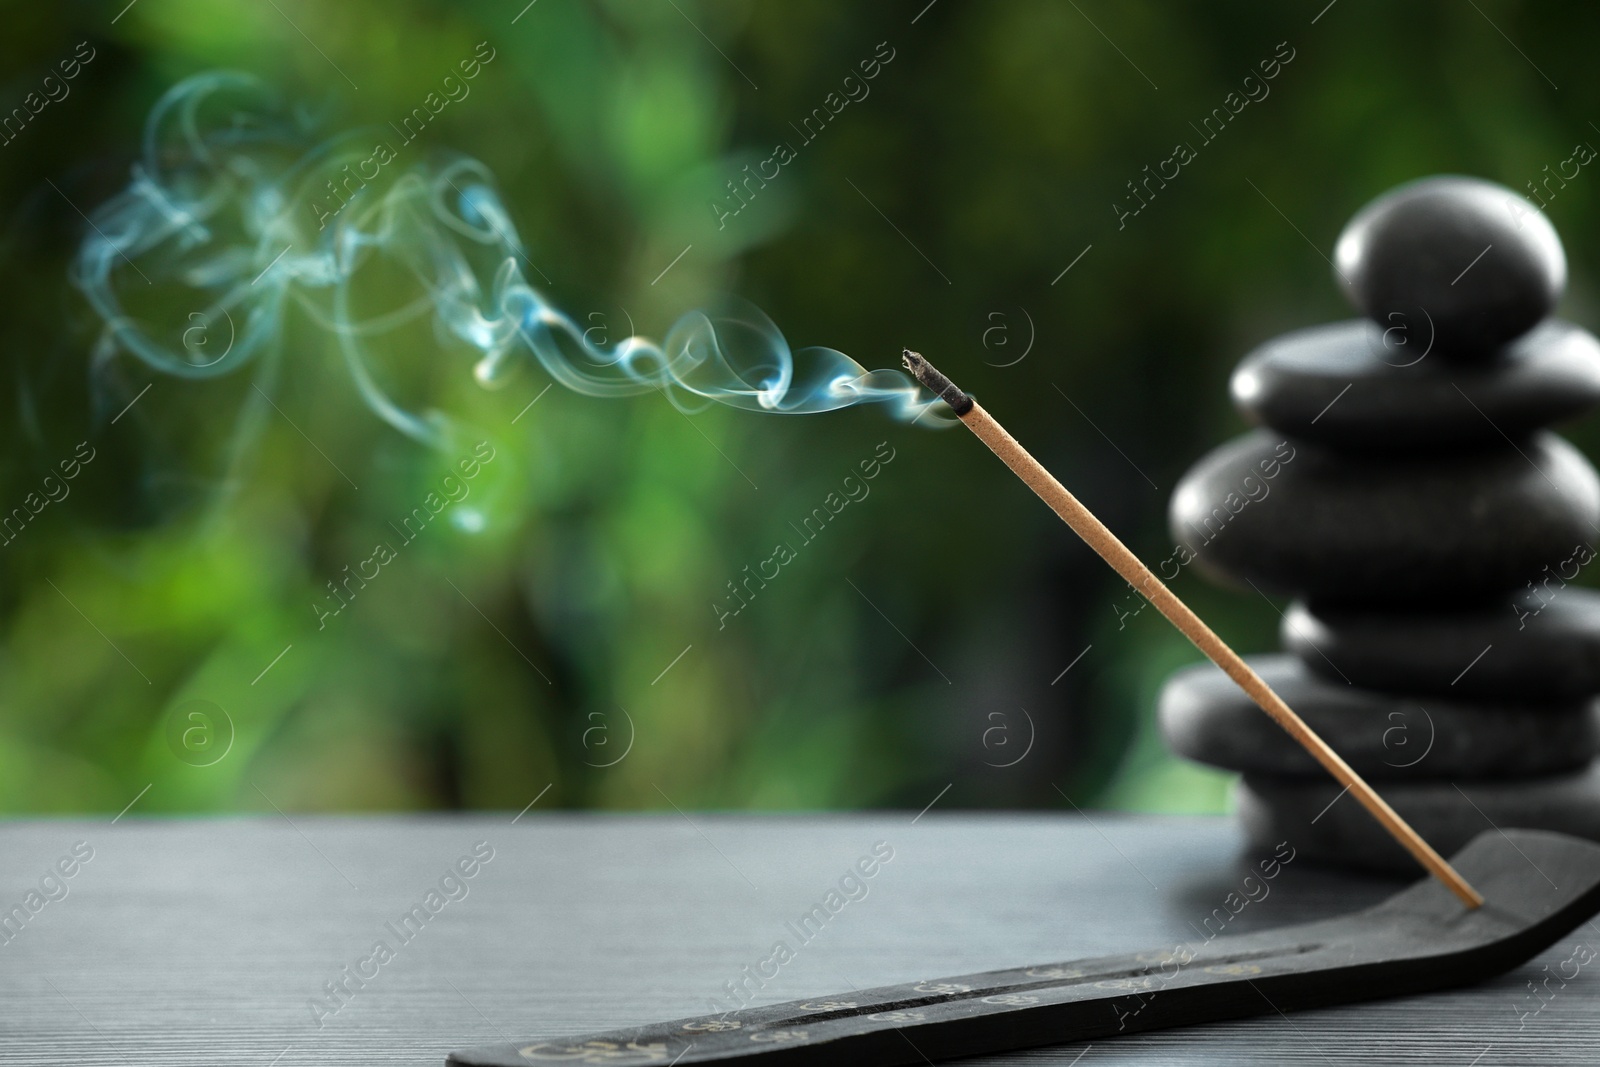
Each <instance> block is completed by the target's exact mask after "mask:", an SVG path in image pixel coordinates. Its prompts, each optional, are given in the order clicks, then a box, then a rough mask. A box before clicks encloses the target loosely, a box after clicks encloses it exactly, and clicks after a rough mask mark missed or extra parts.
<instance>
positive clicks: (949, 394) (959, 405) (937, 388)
mask: <svg viewBox="0 0 1600 1067" xmlns="http://www.w3.org/2000/svg"><path fill="white" fill-rule="evenodd" d="M900 359H901V361H902V362H903V363H905V365H906V370H908V371H910V372H911V376H912V377H913V378H915V379H916V380H917V381H919V382H921V383H922V384H923V385H925V386H927V387H928V391H929V392H931V393H934V394H935V395H936V396H938V398H939V399H940V400H943V401H944V402H945V403H946V404H949V405H950V410H951V411H953V412H955V413H956V414H957V415H958V416H960V415H965V414H966V413H967V412H969V411H971V410H972V398H971V397H970V396H968V395H967V394H966V393H963V392H962V391H961V390H960V388H958V387H957V386H956V383H955V382H952V381H951V380H950V379H949V378H946V377H945V376H944V375H943V374H941V373H939V371H938V370H936V369H935V368H934V366H933V364H932V363H929V362H928V361H927V360H925V359H923V358H922V357H921V356H920V355H918V354H917V353H915V352H913V351H911V349H909V348H908V349H906V350H905V351H904V352H903V353H902V354H901V356H900Z"/></svg>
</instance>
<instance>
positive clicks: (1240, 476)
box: [1168, 431, 1600, 610]
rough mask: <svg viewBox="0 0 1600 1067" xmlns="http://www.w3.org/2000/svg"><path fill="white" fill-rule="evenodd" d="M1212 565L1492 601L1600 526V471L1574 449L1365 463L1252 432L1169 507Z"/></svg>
mask: <svg viewBox="0 0 1600 1067" xmlns="http://www.w3.org/2000/svg"><path fill="white" fill-rule="evenodd" d="M1168 521H1169V524H1170V528H1171V532H1172V536H1173V537H1174V538H1175V539H1176V540H1177V541H1178V542H1179V544H1180V545H1181V546H1183V547H1184V548H1186V549H1187V550H1188V551H1189V552H1192V553H1194V555H1195V558H1196V563H1197V565H1198V566H1199V567H1201V569H1202V570H1204V571H1206V572H1207V573H1209V574H1211V575H1213V576H1216V577H1220V578H1224V579H1232V580H1234V582H1235V583H1236V584H1239V585H1243V586H1245V587H1246V588H1248V583H1254V584H1255V586H1256V588H1257V589H1259V590H1262V591H1270V590H1277V591H1282V592H1299V593H1304V594H1306V595H1308V596H1309V597H1310V598H1312V599H1313V600H1317V601H1321V602H1324V603H1343V604H1369V605H1384V606H1386V607H1388V608H1390V609H1396V610H1400V609H1405V610H1423V609H1424V608H1426V607H1432V606H1438V605H1444V604H1448V603H1451V602H1455V603H1462V602H1477V603H1483V602H1484V601H1485V600H1486V599H1487V598H1489V597H1492V596H1498V595H1500V594H1501V593H1509V592H1510V591H1511V590H1514V589H1517V588H1519V587H1521V586H1523V584H1524V583H1525V582H1527V581H1529V580H1531V579H1535V578H1537V577H1538V576H1539V575H1540V572H1541V569H1542V568H1544V567H1545V566H1547V565H1548V566H1559V565H1561V563H1562V561H1564V560H1566V559H1569V558H1570V557H1571V556H1572V555H1573V553H1574V550H1575V548H1576V547H1577V546H1580V545H1583V544H1586V543H1589V542H1590V541H1591V539H1593V538H1594V537H1595V536H1596V532H1595V531H1596V529H1597V526H1600V478H1597V476H1596V474H1595V470H1594V468H1593V467H1592V466H1591V465H1590V463H1589V461H1588V460H1587V459H1585V458H1584V457H1583V455H1582V454H1581V453H1580V452H1578V450H1577V449H1575V448H1573V447H1572V445H1570V444H1568V443H1567V442H1566V441H1563V440H1562V439H1561V438H1559V437H1557V436H1555V435H1554V434H1550V433H1539V434H1536V435H1534V436H1532V437H1530V438H1528V439H1526V440H1524V441H1523V442H1522V443H1521V444H1520V445H1519V446H1513V445H1511V444H1510V443H1506V444H1505V445H1504V446H1503V447H1501V448H1499V449H1495V450H1482V451H1477V452H1472V453H1468V454H1464V455H1450V456H1434V457H1391V458H1385V459H1376V458H1357V457H1348V456H1340V455H1336V454H1334V453H1332V452H1330V451H1328V450H1327V449H1324V448H1321V447H1318V446H1315V445H1311V444H1308V443H1306V442H1304V441H1293V440H1289V439H1285V438H1282V437H1279V436H1277V435H1275V434H1273V433H1271V432H1269V431H1256V432H1254V433H1250V434H1246V435H1245V436H1243V437H1241V438H1238V439H1236V440H1234V441H1232V442H1229V443H1228V444H1225V445H1223V446H1221V447H1220V448H1218V449H1216V450H1215V451H1213V452H1211V453H1210V454H1209V455H1207V456H1206V457H1204V458H1203V459H1201V460H1200V462H1198V463H1197V464H1195V466H1194V467H1192V468H1191V469H1190V470H1189V472H1188V473H1187V474H1186V475H1184V477H1183V480H1182V481H1181V482H1179V484H1178V486H1177V489H1176V490H1175V491H1174V493H1173V496H1172V502H1171V506H1170V508H1169V509H1168Z"/></svg>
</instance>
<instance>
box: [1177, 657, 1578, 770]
mask: <svg viewBox="0 0 1600 1067" xmlns="http://www.w3.org/2000/svg"><path fill="white" fill-rule="evenodd" d="M1247 662H1249V664H1250V666H1251V667H1253V668H1255V670H1256V673H1257V674H1259V675H1261V677H1262V678H1263V679H1264V680H1265V681H1266V683H1267V685H1269V686H1271V687H1272V690H1273V692H1275V693H1277V694H1278V695H1279V696H1280V697H1282V698H1283V699H1284V702H1285V703H1287V704H1288V705H1289V706H1290V707H1291V708H1293V709H1294V710H1295V713H1296V714H1298V715H1299V716H1300V717H1301V718H1302V719H1304V720H1305V721H1306V723H1307V725H1309V726H1310V727H1311V729H1312V730H1314V731H1316V733H1317V734H1318V736H1320V737H1321V738H1322V739H1323V740H1324V741H1326V742H1328V744H1330V745H1332V746H1333V749H1334V751H1335V752H1337V753H1339V755H1341V756H1343V757H1344V758H1345V760H1346V762H1348V763H1349V764H1350V766H1352V767H1354V768H1355V769H1356V771H1357V772H1358V773H1359V774H1361V775H1362V776H1363V777H1365V778H1368V779H1371V780H1373V781H1396V780H1413V781H1414V780H1417V779H1423V778H1455V777H1468V778H1503V777H1516V776H1523V775H1531V774H1550V773H1559V772H1562V771H1570V770H1575V769H1576V768H1579V767H1582V766H1583V765H1584V764H1586V763H1588V762H1589V760H1590V759H1591V758H1592V757H1593V756H1594V755H1595V754H1596V753H1597V752H1600V721H1597V719H1596V715H1595V709H1594V707H1593V705H1592V703H1591V702H1590V701H1588V700H1578V701H1571V702H1566V703H1562V704H1556V705H1545V706H1539V705H1533V706H1529V705H1527V704H1520V705H1519V704H1516V703H1510V702H1507V703H1503V704H1470V703H1463V702H1462V701H1459V700H1444V699H1438V698H1430V699H1428V700H1426V701H1423V702H1420V703H1419V702H1418V701H1416V700H1410V699H1407V698H1405V697H1401V696H1393V695H1390V694H1387V693H1380V692H1377V691H1374V690H1371V689H1358V688H1356V687H1354V686H1352V685H1347V684H1346V683H1344V682H1341V681H1327V680H1325V679H1323V678H1321V677H1320V676H1318V675H1317V674H1315V673H1313V672H1312V671H1309V670H1307V669H1306V667H1305V665H1304V664H1302V663H1301V662H1300V661H1299V660H1297V659H1295V658H1294V657H1293V656H1285V655H1273V656H1251V657H1248V659H1247ZM1158 715H1159V718H1160V722H1161V733H1162V735H1163V736H1164V737H1165V738H1166V742H1167V745H1168V746H1169V747H1170V748H1172V749H1173V751H1175V752H1177V753H1178V754H1179V755H1181V756H1187V757H1188V758H1189V759H1192V760H1198V761H1199V762H1201V763H1209V764H1211V765H1212V766H1214V767H1224V768H1226V769H1228V770H1231V771H1243V772H1245V773H1247V774H1250V773H1254V774H1270V775H1278V776H1285V777H1303V778H1313V779H1317V780H1319V781H1320V780H1321V779H1323V778H1326V777H1327V771H1325V770H1323V769H1322V766H1321V764H1319V763H1317V762H1316V760H1314V759H1312V758H1311V756H1310V755H1309V754H1308V753H1307V752H1306V750H1305V749H1303V748H1301V747H1300V745H1299V744H1298V743H1297V742H1296V741H1295V740H1294V739H1293V738H1291V737H1290V736H1289V735H1288V734H1287V733H1285V732H1284V730H1283V728H1282V727H1281V726H1279V725H1278V724H1277V723H1276V722H1274V721H1273V720H1272V719H1271V718H1269V717H1268V716H1267V714H1266V713H1265V712H1264V711H1262V710H1261V709H1260V708H1258V707H1257V706H1256V705H1255V703H1254V702H1252V701H1251V700H1250V698H1249V697H1247V696H1245V694H1244V692H1243V691H1242V690H1241V689H1240V688H1239V687H1238V686H1237V685H1236V684H1234V682H1233V680H1232V679H1230V678H1229V677H1228V676H1227V675H1225V674H1223V673H1222V671H1221V670H1220V669H1219V668H1217V667H1215V666H1213V665H1211V664H1209V663H1205V664H1201V665H1199V666H1195V667H1189V668H1187V669H1185V670H1181V671H1179V672H1177V673H1176V674H1174V675H1173V676H1172V677H1171V678H1169V679H1167V684H1166V686H1165V687H1164V688H1163V689H1162V691H1161V700H1160V704H1159V712H1158Z"/></svg>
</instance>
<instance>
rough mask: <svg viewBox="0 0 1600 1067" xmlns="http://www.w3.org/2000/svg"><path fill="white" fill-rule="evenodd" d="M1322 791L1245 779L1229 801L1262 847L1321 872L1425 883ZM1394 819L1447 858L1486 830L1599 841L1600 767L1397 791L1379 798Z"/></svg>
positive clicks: (1356, 807)
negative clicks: (1290, 846)
mask: <svg viewBox="0 0 1600 1067" xmlns="http://www.w3.org/2000/svg"><path fill="white" fill-rule="evenodd" d="M1340 789H1341V787H1340V786H1339V785H1338V783H1336V782H1334V781H1333V780H1332V779H1331V778H1330V779H1327V780H1326V781H1316V780H1310V779H1307V780H1296V779H1288V778H1284V779H1276V778H1266V777H1259V776H1247V777H1246V778H1244V779H1243V780H1242V781H1241V782H1240V783H1239V786H1238V790H1237V793H1236V794H1235V796H1236V799H1237V802H1238V809H1239V817H1240V819H1241V821H1242V822H1243V823H1244V827H1245V832H1246V833H1247V834H1248V835H1249V837H1250V840H1251V841H1252V842H1253V843H1254V844H1256V845H1258V846H1266V847H1271V846H1272V845H1275V844H1276V843H1277V842H1279V841H1292V842H1294V847H1295V849H1296V850H1297V852H1298V854H1299V855H1303V856H1305V857H1307V858H1308V859H1313V860H1316V861H1318V862H1322V863H1330V864H1338V865H1340V866H1346V867H1361V868H1366V869H1368V870H1376V871H1387V872H1390V873H1394V874H1402V875H1409V876H1416V877H1421V876H1422V868H1420V867H1419V866H1418V865H1417V862H1416V860H1414V859H1412V858H1411V856H1410V854H1409V853H1407V852H1406V851H1405V850H1404V849H1402V848H1401V847H1400V846H1399V845H1398V844H1396V843H1395V841H1394V839H1393V838H1391V837H1390V836H1389V834H1388V833H1387V832H1386V831H1385V830H1384V829H1383V827H1382V826H1380V825H1379V824H1378V822H1377V821H1376V820H1375V819H1373V817H1372V816H1371V815H1369V814H1368V813H1367V810H1366V809H1365V808H1363V807H1361V805H1360V804H1358V803H1357V802H1356V801H1355V800H1354V799H1353V798H1352V797H1351V796H1350V795H1349V794H1345V795H1344V796H1340V795H1339V793H1340ZM1383 798H1384V799H1385V800H1387V801H1388V802H1389V804H1390V806H1392V807H1393V808H1394V810H1395V811H1396V812H1398V813H1399V814H1400V817H1401V818H1403V819H1405V820H1406V822H1408V823H1410V824H1411V827H1412V828H1413V829H1414V830H1416V831H1417V833H1419V834H1421V835H1422V838H1423V840H1425V841H1427V842H1428V844H1430V845H1432V846H1433V847H1434V848H1435V849H1437V850H1438V851H1439V852H1441V853H1443V854H1444V855H1446V856H1448V855H1450V854H1451V853H1452V852H1454V851H1456V850H1457V849H1459V848H1461V847H1462V846H1463V845H1465V844H1466V843H1467V841H1469V840H1470V839H1471V838H1473V837H1474V836H1476V835H1477V834H1479V833H1481V832H1483V831H1484V830H1492V829H1495V828H1497V827H1507V828H1509V827H1513V826H1515V827H1520V828H1523V829H1529V830H1556V831H1559V832H1561V833H1567V834H1572V835H1574V836H1576V837H1586V838H1589V839H1590V840H1594V841H1600V766H1591V767H1589V768H1588V769H1586V770H1582V771H1576V772H1573V773H1570V774H1560V775H1554V776H1551V777H1547V778H1520V779H1519V778H1506V779H1499V780H1495V781H1474V780H1465V779H1464V780H1460V781H1456V782H1442V781H1441V782H1422V781H1418V782H1395V783H1391V784H1389V785H1387V786H1386V787H1385V788H1384V789H1383Z"/></svg>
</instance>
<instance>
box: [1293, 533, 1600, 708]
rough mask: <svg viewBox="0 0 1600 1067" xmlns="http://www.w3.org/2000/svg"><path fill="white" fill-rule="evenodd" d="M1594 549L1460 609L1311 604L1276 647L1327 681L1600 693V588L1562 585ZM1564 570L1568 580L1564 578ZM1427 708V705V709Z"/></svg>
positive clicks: (1553, 695) (1499, 696) (1463, 691)
mask: <svg viewBox="0 0 1600 1067" xmlns="http://www.w3.org/2000/svg"><path fill="white" fill-rule="evenodd" d="M1590 558H1591V555H1590V554H1589V553H1588V552H1587V550H1585V552H1584V553H1582V554H1579V555H1577V556H1576V557H1574V558H1573V559H1571V560H1569V561H1565V562H1566V566H1561V567H1552V568H1551V569H1550V571H1549V572H1548V573H1547V582H1541V583H1539V584H1538V587H1537V591H1536V592H1532V593H1530V592H1528V591H1527V590H1526V589H1524V591H1523V594H1522V595H1521V596H1519V597H1515V598H1513V597H1511V596H1509V595H1508V596H1506V597H1505V598H1504V599H1503V601H1502V602H1501V603H1498V604H1495V605H1493V606H1488V607H1483V608H1478V609H1466V610H1462V611H1457V612H1449V611H1438V612H1433V611H1430V612H1423V613H1410V612H1408V613H1405V614H1393V613H1390V612H1386V611H1384V610H1382V609H1378V610H1352V609H1345V608H1339V607H1326V608H1317V609H1313V608H1311V607H1308V606H1307V605H1306V604H1305V603H1303V602H1296V603H1295V604H1294V605H1293V606H1291V607H1290V608H1289V610H1288V612H1287V613H1286V614H1285V616H1284V622H1283V627H1282V630H1281V633H1280V637H1281V640H1282V641H1283V647H1284V648H1286V649H1288V650H1289V651H1290V652H1293V653H1294V654H1295V655H1296V656H1298V657H1299V658H1300V660H1301V661H1302V662H1304V663H1305V664H1306V666H1308V667H1310V668H1311V669H1312V670H1313V671H1315V672H1316V673H1317V674H1320V675H1322V676H1323V677H1325V678H1327V679H1328V680H1329V681H1331V682H1335V683H1337V684H1339V685H1343V684H1344V679H1346V678H1348V679H1349V680H1350V682H1352V683H1354V684H1355V685H1359V686H1365V687H1368V688H1372V689H1387V690H1390V691H1392V692H1395V693H1408V694H1413V695H1430V694H1437V695H1441V696H1450V697H1453V698H1456V699H1461V700H1523V701H1562V700H1577V699H1581V698H1583V697H1589V696H1594V695H1595V694H1600V593H1597V592H1595V591H1593V590H1589V589H1580V588H1577V587H1576V586H1573V585H1570V584H1567V579H1570V578H1573V577H1576V576H1577V574H1578V573H1579V571H1580V568H1581V566H1582V564H1583V563H1584V562H1585V561H1587V560H1589V559H1590ZM1563 575H1564V576H1565V577H1563ZM1430 706H1431V705H1430Z"/></svg>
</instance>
